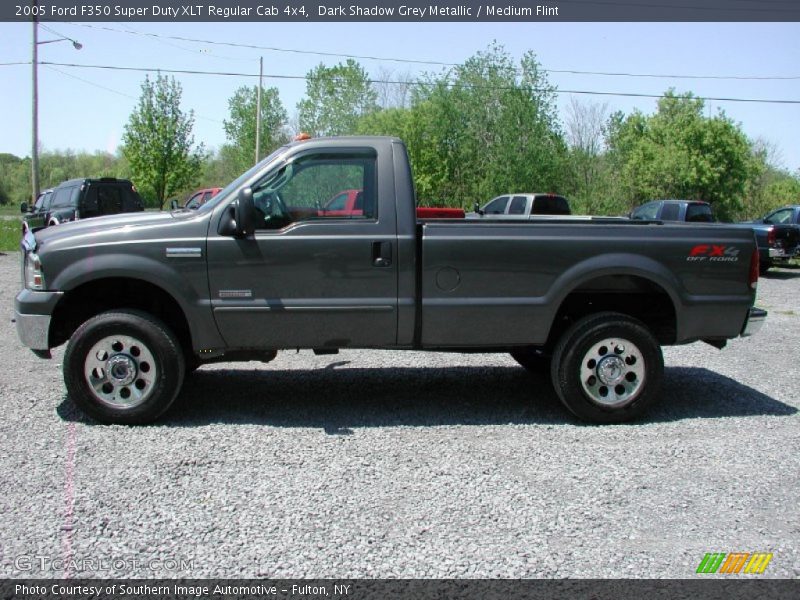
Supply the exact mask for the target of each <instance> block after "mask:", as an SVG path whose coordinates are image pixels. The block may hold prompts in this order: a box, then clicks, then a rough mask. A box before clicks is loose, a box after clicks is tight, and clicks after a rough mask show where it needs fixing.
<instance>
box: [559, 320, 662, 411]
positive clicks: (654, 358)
mask: <svg viewBox="0 0 800 600" xmlns="http://www.w3.org/2000/svg"><path fill="white" fill-rule="evenodd" d="M663 375H664V359H663V356H662V354H661V347H660V346H659V344H658V340H656V339H655V337H654V336H653V334H652V333H650V331H649V330H648V329H647V327H646V326H645V325H644V324H643V323H642V322H641V321H638V320H636V319H632V318H630V317H628V316H625V315H622V314H619V313H598V314H595V315H589V316H588V317H584V318H583V319H580V320H579V321H577V322H576V323H575V324H574V325H573V326H572V327H570V328H569V329H568V330H567V331H566V332H565V333H564V334H563V336H562V337H561V339H560V340H559V342H558V344H557V345H556V349H555V352H554V353H553V362H552V365H551V376H552V379H553V386H554V387H555V389H556V392H557V394H558V397H559V398H560V399H561V401H562V402H563V403H564V405H565V406H566V407H567V408H568V409H569V410H570V411H572V413H574V414H575V415H576V416H578V417H580V418H581V419H584V420H586V421H591V422H594V423H619V422H624V421H629V420H631V419H634V418H636V417H639V416H640V415H642V413H644V412H645V410H646V409H647V408H648V407H649V406H650V405H651V404H652V403H653V401H655V400H656V399H657V398H658V396H659V394H660V390H661V382H662V379H663Z"/></svg>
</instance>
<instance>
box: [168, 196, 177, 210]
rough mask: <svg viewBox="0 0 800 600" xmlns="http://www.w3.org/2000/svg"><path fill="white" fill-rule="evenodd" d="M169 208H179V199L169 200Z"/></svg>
mask: <svg viewBox="0 0 800 600" xmlns="http://www.w3.org/2000/svg"><path fill="white" fill-rule="evenodd" d="M169 208H170V210H178V201H177V200H176V199H175V198H173V199H172V200H170V201H169Z"/></svg>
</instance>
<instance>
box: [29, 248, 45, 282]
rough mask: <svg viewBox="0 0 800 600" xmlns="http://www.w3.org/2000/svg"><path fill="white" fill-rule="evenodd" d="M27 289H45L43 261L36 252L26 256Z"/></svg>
mask: <svg viewBox="0 0 800 600" xmlns="http://www.w3.org/2000/svg"><path fill="white" fill-rule="evenodd" d="M25 287H26V288H28V289H29V290H43V289H44V274H43V273H42V261H40V260H39V255H38V254H36V253H35V252H28V253H26V254H25Z"/></svg>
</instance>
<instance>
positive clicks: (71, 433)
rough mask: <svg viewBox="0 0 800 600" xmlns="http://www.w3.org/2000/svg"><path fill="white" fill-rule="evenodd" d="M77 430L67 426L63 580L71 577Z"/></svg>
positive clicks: (69, 425)
mask: <svg viewBox="0 0 800 600" xmlns="http://www.w3.org/2000/svg"><path fill="white" fill-rule="evenodd" d="M76 436H77V430H76V427H75V423H69V424H68V425H67V436H66V440H65V444H66V447H67V459H66V463H65V465H64V523H63V524H62V525H61V531H62V532H63V536H62V538H61V551H62V558H63V559H64V579H70V578H71V577H72V567H71V565H72V530H73V528H74V524H73V515H74V511H75V438H76Z"/></svg>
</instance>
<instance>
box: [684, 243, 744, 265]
mask: <svg viewBox="0 0 800 600" xmlns="http://www.w3.org/2000/svg"><path fill="white" fill-rule="evenodd" d="M686 260H687V261H688V262H737V261H738V260H739V248H736V247H735V246H718V245H716V244H698V245H697V246H695V247H693V248H692V249H691V250H690V251H689V256H687V257H686Z"/></svg>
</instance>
